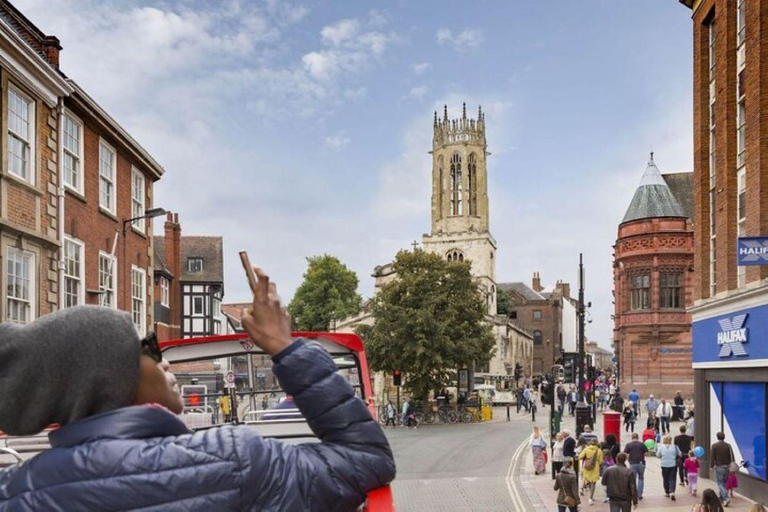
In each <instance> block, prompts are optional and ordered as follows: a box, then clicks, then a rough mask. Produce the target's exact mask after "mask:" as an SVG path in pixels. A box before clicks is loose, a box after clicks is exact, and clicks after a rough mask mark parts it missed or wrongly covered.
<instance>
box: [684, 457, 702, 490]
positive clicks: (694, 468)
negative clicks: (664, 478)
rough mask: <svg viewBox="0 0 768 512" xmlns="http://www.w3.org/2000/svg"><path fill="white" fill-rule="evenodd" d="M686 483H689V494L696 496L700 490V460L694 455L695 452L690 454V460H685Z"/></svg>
mask: <svg viewBox="0 0 768 512" xmlns="http://www.w3.org/2000/svg"><path fill="white" fill-rule="evenodd" d="M684 465H685V472H686V478H685V480H686V482H688V494H691V495H693V496H696V491H698V489H699V459H697V458H696V456H695V455H694V454H693V450H691V451H690V452H688V458H687V459H685V463H684Z"/></svg>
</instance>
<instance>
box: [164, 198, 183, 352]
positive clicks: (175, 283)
mask: <svg viewBox="0 0 768 512" xmlns="http://www.w3.org/2000/svg"><path fill="white" fill-rule="evenodd" d="M164 227H165V260H166V261H165V263H166V265H168V270H170V271H171V274H173V280H171V286H170V290H169V292H170V295H171V297H170V302H171V304H170V306H171V325H174V326H181V320H182V311H181V283H180V280H181V225H180V224H179V214H178V213H171V212H168V214H167V216H166V218H165V225H164ZM177 334H178V336H177V337H179V338H180V337H181V331H180V329H179V332H178V333H177Z"/></svg>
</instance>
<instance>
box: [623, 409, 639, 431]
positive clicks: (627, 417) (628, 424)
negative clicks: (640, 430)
mask: <svg viewBox="0 0 768 512" xmlns="http://www.w3.org/2000/svg"><path fill="white" fill-rule="evenodd" d="M621 414H622V415H623V416H624V432H634V431H635V421H636V420H637V417H636V416H635V404H634V403H632V402H627V404H626V405H625V406H624V410H623V411H622V413H621Z"/></svg>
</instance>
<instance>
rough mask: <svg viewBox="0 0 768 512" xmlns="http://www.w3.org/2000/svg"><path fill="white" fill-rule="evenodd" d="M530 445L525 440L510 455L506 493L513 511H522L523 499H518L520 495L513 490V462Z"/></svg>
mask: <svg viewBox="0 0 768 512" xmlns="http://www.w3.org/2000/svg"><path fill="white" fill-rule="evenodd" d="M529 444H530V439H527V440H525V441H523V442H522V443H520V446H518V447H517V450H515V453H513V454H512V459H511V460H510V461H509V470H508V471H507V491H509V497H510V498H511V499H512V503H513V504H514V505H515V510H517V511H522V510H524V509H523V499H522V498H521V497H520V494H519V492H518V490H517V489H516V488H515V486H514V485H513V484H512V479H513V478H514V475H513V473H514V468H515V462H517V461H518V459H520V457H521V456H522V454H523V451H524V450H525V448H527V447H528V445H529Z"/></svg>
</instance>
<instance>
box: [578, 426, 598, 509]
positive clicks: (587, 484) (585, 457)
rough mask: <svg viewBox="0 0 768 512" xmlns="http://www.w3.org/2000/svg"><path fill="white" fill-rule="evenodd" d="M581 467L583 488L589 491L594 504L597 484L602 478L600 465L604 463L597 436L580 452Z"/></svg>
mask: <svg viewBox="0 0 768 512" xmlns="http://www.w3.org/2000/svg"><path fill="white" fill-rule="evenodd" d="M579 461H581V463H582V466H581V468H582V469H583V470H584V473H583V474H584V485H583V486H582V489H583V490H586V491H588V492H589V504H590V505H594V503H595V502H594V498H595V486H596V484H597V482H598V480H600V466H601V464H602V463H603V451H602V450H601V449H600V446H598V442H597V438H595V439H592V440H591V441H590V442H589V444H588V445H587V446H586V447H585V448H584V449H583V450H582V451H581V453H580V454H579Z"/></svg>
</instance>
